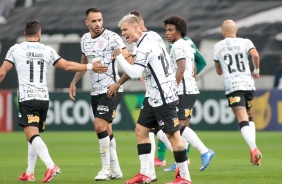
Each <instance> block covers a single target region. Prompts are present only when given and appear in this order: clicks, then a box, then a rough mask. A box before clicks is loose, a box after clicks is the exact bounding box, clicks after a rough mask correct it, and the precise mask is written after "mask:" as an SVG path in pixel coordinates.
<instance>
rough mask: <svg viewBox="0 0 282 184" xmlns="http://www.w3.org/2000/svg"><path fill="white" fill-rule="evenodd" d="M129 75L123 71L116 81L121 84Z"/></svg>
mask: <svg viewBox="0 0 282 184" xmlns="http://www.w3.org/2000/svg"><path fill="white" fill-rule="evenodd" d="M129 78H130V77H129V76H128V75H127V74H126V73H123V74H122V76H121V78H120V79H119V80H118V81H117V83H118V84H119V85H120V86H121V85H122V84H124V83H125V82H126V81H127V80H128V79H129Z"/></svg>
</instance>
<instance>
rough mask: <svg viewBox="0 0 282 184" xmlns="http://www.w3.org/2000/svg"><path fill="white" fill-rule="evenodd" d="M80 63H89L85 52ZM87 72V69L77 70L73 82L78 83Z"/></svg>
mask: <svg viewBox="0 0 282 184" xmlns="http://www.w3.org/2000/svg"><path fill="white" fill-rule="evenodd" d="M80 63H82V64H87V63H88V61H87V57H86V56H85V55H84V54H82V55H81V61H80ZM85 73H86V71H84V72H76V73H75V76H74V77H73V80H72V82H73V83H74V84H76V83H77V82H78V81H80V79H81V78H82V77H83V75H84V74H85Z"/></svg>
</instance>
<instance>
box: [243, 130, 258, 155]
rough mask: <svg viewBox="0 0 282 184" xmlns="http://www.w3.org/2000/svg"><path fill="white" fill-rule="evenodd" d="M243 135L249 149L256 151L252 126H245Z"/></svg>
mask: <svg viewBox="0 0 282 184" xmlns="http://www.w3.org/2000/svg"><path fill="white" fill-rule="evenodd" d="M241 133H242V135H243V137H244V139H245V141H246V142H247V144H248V145H249V148H250V149H251V150H253V149H255V148H256V147H257V145H256V143H255V141H254V138H253V132H252V129H251V127H250V126H243V127H242V128H241Z"/></svg>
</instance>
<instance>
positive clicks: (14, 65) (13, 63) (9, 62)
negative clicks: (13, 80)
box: [4, 59, 15, 66]
mask: <svg viewBox="0 0 282 184" xmlns="http://www.w3.org/2000/svg"><path fill="white" fill-rule="evenodd" d="M4 61H8V62H9V63H11V64H12V65H14V66H15V63H13V62H12V61H10V60H8V59H5V60H4Z"/></svg>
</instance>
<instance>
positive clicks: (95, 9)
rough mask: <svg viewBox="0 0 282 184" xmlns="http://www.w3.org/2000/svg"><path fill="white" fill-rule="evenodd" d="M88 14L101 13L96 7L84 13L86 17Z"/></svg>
mask: <svg viewBox="0 0 282 184" xmlns="http://www.w3.org/2000/svg"><path fill="white" fill-rule="evenodd" d="M90 12H93V13H98V12H100V13H102V12H101V10H100V9H99V8H96V7H93V8H88V9H87V10H86V12H85V14H86V17H87V16H88V15H89V13H90Z"/></svg>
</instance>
